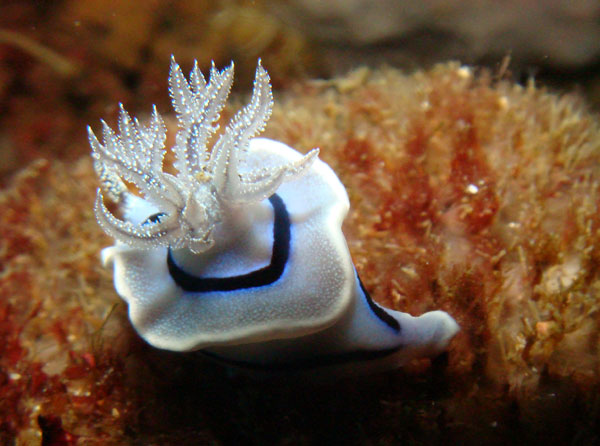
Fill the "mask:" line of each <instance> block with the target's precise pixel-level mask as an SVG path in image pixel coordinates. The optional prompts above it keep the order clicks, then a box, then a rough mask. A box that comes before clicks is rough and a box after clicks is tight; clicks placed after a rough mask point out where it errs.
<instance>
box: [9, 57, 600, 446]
mask: <svg viewBox="0 0 600 446" xmlns="http://www.w3.org/2000/svg"><path fill="white" fill-rule="evenodd" d="M276 103H277V104H278V105H276V106H275V109H274V113H273V117H272V118H271V121H270V122H269V125H268V126H267V129H266V131H265V134H264V136H266V137H271V138H274V139H277V140H280V141H282V142H285V143H286V144H289V145H290V146H292V147H296V148H298V149H300V150H302V151H306V150H308V149H310V148H312V147H320V149H321V155H320V156H321V157H322V158H323V160H324V161H326V162H327V163H329V164H330V165H331V166H332V168H333V169H334V170H335V171H336V173H337V174H338V175H339V177H340V179H341V180H342V182H343V183H344V184H345V186H346V187H347V189H348V193H349V195H350V202H351V211H350V214H349V216H348V218H347V220H346V222H345V225H344V231H345V234H346V236H347V239H348V243H349V245H350V250H351V252H352V255H353V258H354V261H355V263H356V265H357V269H358V271H359V273H360V274H361V277H362V278H363V281H364V282H365V285H366V287H367V288H368V289H370V290H371V291H372V293H371V294H372V296H373V298H374V299H376V300H378V301H380V302H382V303H385V304H386V305H388V306H390V307H392V308H395V309H398V310H402V311H407V312H410V313H413V314H420V313H422V312H424V311H427V310H431V309H436V308H441V309H443V310H445V311H447V312H449V313H450V314H451V315H453V317H455V318H456V320H457V321H458V322H459V324H460V325H461V327H462V331H461V332H460V333H459V335H458V336H457V337H456V339H455V340H454V341H453V342H452V344H451V346H450V350H449V353H448V355H447V356H446V357H444V358H441V360H438V361H434V362H433V363H429V362H428V361H421V362H418V363H414V364H411V365H410V366H409V367H407V368H406V369H405V370H403V371H400V372H394V373H389V374H386V375H384V376H383V377H381V376H380V377H374V378H370V377H366V378H363V379H362V381H361V382H342V383H338V384H336V385H333V386H332V385H331V384H329V385H328V386H327V387H325V388H323V389H319V391H318V392H317V393H318V395H314V393H311V392H304V391H302V389H304V386H305V384H303V383H301V382H298V380H294V383H286V382H285V381H284V382H283V383H282V382H278V383H264V382H258V383H257V382H254V381H252V380H247V379H245V378H233V379H228V378H227V377H226V373H225V371H224V370H222V369H220V368H218V367H214V366H212V365H210V364H206V363H204V362H202V361H197V360H196V359H195V358H190V357H189V356H186V355H174V354H171V353H165V352H160V351H156V350H152V349H151V348H149V347H147V346H146V345H145V344H143V342H142V341H140V340H139V339H138V338H137V337H136V336H135V334H134V333H133V332H132V330H131V328H130V326H129V322H128V321H127V315H126V308H125V306H124V305H123V304H122V303H120V301H119V299H118V297H117V296H116V294H115V292H114V291H113V287H112V283H111V272H110V271H108V270H104V269H103V268H102V267H101V265H100V262H99V258H98V253H99V250H100V249H101V248H102V247H104V246H107V245H108V244H110V240H109V239H108V238H107V237H105V236H104V234H103V233H102V231H101V230H100V228H99V227H98V226H97V224H96V222H95V220H94V218H93V212H92V203H93V197H94V195H95V188H96V180H95V176H94V174H93V169H92V166H91V162H90V161H89V157H88V156H85V157H83V158H82V159H81V160H79V161H76V162H68V163H65V162H58V161H52V160H51V161H38V162H35V163H34V164H32V165H30V166H29V167H27V168H26V169H24V170H23V171H21V173H20V174H19V175H17V176H16V177H15V179H14V181H13V182H12V184H11V185H10V186H9V187H8V188H6V189H5V190H3V191H2V192H1V194H0V230H1V231H2V234H3V236H2V240H1V241H0V248H1V249H0V265H1V268H2V272H1V275H0V339H2V342H1V343H0V371H1V372H0V432H1V433H0V440H1V441H0V442H8V443H10V442H11V441H12V440H13V439H15V438H16V439H17V440H18V442H19V444H40V443H41V441H42V437H43V438H44V441H45V442H46V443H45V444H77V442H79V443H82V444H140V442H141V444H148V443H156V444H176V443H179V444H191V443H192V442H197V441H202V442H205V443H215V444H228V443H232V442H246V443H247V442H248V441H254V442H257V443H261V442H262V443H263V444H266V443H269V444H281V443H287V444H290V443H292V444H310V443H314V442H316V441H317V440H319V439H321V440H324V441H326V442H329V443H334V442H335V441H338V440H344V439H349V441H350V443H351V444H352V443H360V442H362V443H365V442H367V443H368V442H371V443H377V444H394V443H397V442H398V441H408V442H410V441H413V442H421V441H424V440H425V439H433V440H434V442H435V441H437V442H441V441H446V442H461V441H462V442H466V443H473V444H475V443H477V441H478V440H481V439H482V438H485V439H487V440H489V443H515V442H519V441H521V442H522V441H528V440H533V439H536V440H540V439H542V440H543V439H548V441H551V442H553V443H555V442H560V441H561V440H565V441H566V440H569V441H571V440H572V439H573V438H575V440H576V439H577V438H581V439H582V441H591V440H593V439H594V435H596V434H595V433H594V432H595V431H596V429H595V428H596V427H597V423H598V421H599V420H598V415H597V407H598V404H599V401H598V397H597V396H596V395H597V389H598V384H599V382H600V367H599V360H600V351H599V347H600V343H599V342H598V339H599V334H600V325H599V324H600V312H599V311H598V307H599V302H600V301H599V297H600V271H599V270H598V265H599V264H600V240H599V238H600V221H599V220H600V217H599V216H598V206H599V205H600V194H599V191H598V188H599V184H600V183H599V182H600V131H599V127H598V120H597V117H596V116H593V115H591V114H590V113H589V112H588V111H587V110H586V108H585V106H584V105H583V104H581V103H580V100H578V99H577V98H576V97H571V96H564V97H559V96H557V95H554V94H550V93H548V92H545V91H543V90H540V89H538V88H536V87H535V85H534V84H533V82H531V83H529V84H528V85H527V86H518V85H514V84H512V83H511V82H509V81H505V80H502V79H499V78H496V77H494V76H492V75H490V74H488V73H486V72H481V73H473V71H472V70H471V69H468V68H466V67H461V66H459V65H457V64H444V65H439V66H437V67H435V68H433V69H432V70H430V71H426V72H417V73H415V74H413V75H410V76H407V75H404V74H402V73H400V72H399V71H396V70H392V69H382V70H368V69H361V70H358V71H355V72H353V73H350V74H349V75H347V76H346V77H343V78H338V79H334V80H331V81H312V82H304V83H300V84H296V85H295V86H293V87H292V88H291V89H290V90H288V91H287V92H285V93H281V94H279V97H278V98H277V101H276ZM230 112H231V111H230ZM300 381H301V380H300ZM309 386H310V385H309ZM365 387H366V390H365ZM298 394H300V395H301V396H298ZM310 395H313V396H310ZM349 420H358V421H352V422H350V421H349ZM333 432H335V435H334V433H333ZM577 432H581V433H580V434H577V435H580V436H581V437H575V436H576V433H577ZM53 438H56V439H58V440H55V441H57V443H51V442H50V440H51V439H53ZM58 441H62V442H63V443H58ZM195 444H196V443H195Z"/></svg>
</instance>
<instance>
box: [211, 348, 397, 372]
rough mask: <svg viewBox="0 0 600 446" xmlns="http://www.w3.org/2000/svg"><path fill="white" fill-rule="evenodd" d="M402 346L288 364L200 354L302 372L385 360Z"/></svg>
mask: <svg viewBox="0 0 600 446" xmlns="http://www.w3.org/2000/svg"><path fill="white" fill-rule="evenodd" d="M401 349H402V346H399V347H395V348H388V349H384V350H355V351H351V352H344V353H337V354H330V355H320V356H315V357H312V358H302V359H297V360H292V361H288V362H278V363H267V364H261V363H258V362H251V361H243V360H237V359H229V358H225V357H223V356H221V355H218V354H216V353H212V352H209V351H206V350H200V351H199V353H201V354H203V355H204V356H207V357H209V358H211V359H213V360H215V361H219V362H221V363H223V364H225V365H228V366H232V367H239V368H243V369H248V370H262V371H267V372H268V371H272V372H293V371H300V370H310V369H316V368H319V367H328V366H341V365H344V364H348V363H352V362H359V361H374V360H376V359H381V358H385V357H387V356H389V355H392V354H394V353H396V352H397V351H399V350H401Z"/></svg>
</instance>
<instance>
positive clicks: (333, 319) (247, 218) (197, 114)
mask: <svg viewBox="0 0 600 446" xmlns="http://www.w3.org/2000/svg"><path fill="white" fill-rule="evenodd" d="M232 81H233V64H231V65H230V66H229V67H227V68H225V69H223V70H222V71H219V70H217V69H216V68H215V66H214V63H213V66H212V68H211V70H210V77H209V79H208V80H206V79H205V78H204V76H203V75H202V73H201V71H200V70H199V68H198V65H197V63H195V64H194V67H193V69H192V71H191V74H190V76H189V79H188V78H186V77H185V76H184V74H183V73H182V70H181V69H180V67H179V65H177V63H176V62H175V60H174V59H172V62H171V70H170V76H169V87H170V93H171V98H172V102H173V107H174V109H175V113H176V117H177V121H178V125H179V129H178V132H177V134H176V139H175V144H174V146H173V149H172V150H173V152H174V155H175V161H174V163H173V164H174V165H173V167H174V170H173V171H175V170H176V171H177V173H176V174H175V173H168V172H167V171H165V169H164V168H163V158H164V155H165V139H166V127H165V124H164V122H163V120H162V118H161V116H160V114H159V113H158V112H157V111H156V107H155V108H154V111H153V112H152V115H151V117H150V120H149V123H148V124H147V125H143V124H142V123H140V122H139V121H138V120H137V119H132V118H131V117H130V115H129V114H128V113H127V112H126V111H125V109H124V108H123V106H121V107H120V114H119V118H118V133H117V132H115V131H113V130H112V129H111V128H110V127H109V126H108V125H107V124H106V123H105V122H102V139H103V143H100V142H99V140H98V139H97V138H96V136H95V135H94V133H93V131H92V130H91V129H88V130H89V141H90V145H91V148H92V157H93V160H94V167H95V170H96V172H97V173H98V176H99V178H100V182H101V186H102V187H101V188H100V189H99V190H98V195H97V199H96V203H95V214H96V217H97V220H98V223H99V224H100V226H101V227H102V229H103V230H104V231H105V232H106V233H107V234H108V235H110V236H111V237H113V238H114V239H115V240H116V243H115V245H114V246H112V247H108V248H105V249H104V250H103V251H102V258H103V261H104V263H105V264H112V265H113V268H114V284H115V288H116V290H117V293H118V294H119V295H120V296H121V297H122V298H123V299H124V300H125V301H126V302H127V304H128V310H129V317H130V320H131V323H132V324H133V326H134V327H135V329H136V331H137V332H138V333H139V335H140V336H141V337H142V338H143V339H145V340H146V341H147V342H148V343H149V344H151V345H152V346H154V347H157V348H160V349H166V350H172V351H196V350H198V351H201V352H203V353H204V354H206V355H208V356H210V357H213V358H216V359H219V360H221V361H224V362H225V363H227V364H230V365H233V366H239V367H245V368H250V369H264V370H302V369H312V368H315V367H320V366H322V367H335V366H342V365H346V364H352V367H357V368H366V369H373V368H375V369H377V368H382V367H397V366H400V365H402V364H404V363H405V362H406V361H408V360H410V359H412V358H415V357H421V356H433V355H436V354H439V353H441V352H442V351H443V350H444V349H445V348H446V346H447V344H448V342H449V341H450V339H451V338H452V337H453V336H454V335H455V334H456V332H457V331H458V325H457V323H456V322H455V321H454V319H452V317H450V316H449V315H448V314H447V313H445V312H443V311H432V312H429V313H426V314H423V315H421V316H419V317H413V316H411V315H409V314H406V313H401V312H398V311H393V310H391V309H388V308H385V307H383V306H380V305H378V304H377V303H375V302H373V300H372V299H371V298H370V296H369V294H368V292H367V291H366V290H365V288H364V286H363V284H362V283H361V281H360V279H359V277H358V275H357V272H356V270H355V268H354V265H353V263H352V259H351V257H350V253H349V250H348V246H347V245H346V241H345V238H344V235H343V233H342V229H341V226H342V222H343V220H344V218H345V216H346V214H347V212H348V209H349V200H348V195H347V194H346V190H345V189H344V187H343V185H342V183H341V182H340V180H339V179H338V177H337V176H336V174H335V173H334V172H333V170H332V169H331V168H330V167H329V166H328V165H327V164H325V163H324V162H322V161H321V160H319V159H318V153H319V150H318V149H313V150H311V151H309V152H308V153H307V154H306V155H301V154H300V153H299V152H297V151H296V150H294V149H292V148H290V147H288V146H287V145H285V144H283V143H281V142H277V141H273V140H269V139H265V138H256V137H255V136H256V135H257V134H258V133H259V132H261V131H262V130H263V128H264V127H265V124H266V122H267V120H268V119H269V117H270V115H271V109H272V105H273V98H272V92H271V85H270V79H269V76H268V74H267V72H266V71H265V70H264V68H263V67H262V66H261V64H260V61H259V63H258V67H257V70H256V77H255V80H254V89H253V93H252V97H251V99H250V102H249V104H248V105H246V106H245V107H244V108H243V109H241V110H240V111H239V112H238V113H237V114H236V115H235V116H234V118H233V119H232V120H231V122H230V123H229V125H228V126H227V128H226V129H225V130H224V131H223V132H222V133H221V134H220V135H219V136H218V138H217V136H216V132H217V129H218V123H217V122H218V120H219V115H220V112H221V110H222V109H223V107H224V105H225V101H226V100H227V97H228V95H229V91H230V87H231V84H232ZM213 138H214V139H216V142H214V144H213V145H212V149H209V148H208V145H209V143H210V142H211V141H212V139H213ZM130 185H132V186H134V187H135V188H136V189H137V191H138V192H139V194H141V197H140V196H139V195H138V194H136V193H133V192H130V191H129V186H130ZM105 196H106V197H107V198H109V199H111V200H112V201H114V202H116V203H117V204H118V205H119V208H120V215H119V214H117V215H115V213H113V212H111V211H110V210H109V209H108V207H107V206H106V204H105ZM142 197H143V198H142Z"/></svg>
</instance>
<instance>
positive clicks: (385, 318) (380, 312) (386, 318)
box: [356, 273, 400, 333]
mask: <svg viewBox="0 0 600 446" xmlns="http://www.w3.org/2000/svg"><path fill="white" fill-rule="evenodd" d="M356 277H358V284H359V285H360V289H361V290H362V292H363V293H364V295H365V299H367V304H368V305H369V308H370V309H371V311H372V312H373V313H374V314H375V316H377V317H378V318H379V319H380V320H381V321H382V322H383V323H384V324H386V325H387V326H388V327H390V328H391V329H392V330H394V331H395V332H397V333H400V322H398V321H397V320H396V319H395V318H394V316H392V315H391V314H389V313H388V312H387V311H385V310H384V309H383V308H381V307H380V306H379V305H377V304H376V303H375V302H374V301H373V298H372V297H371V295H370V294H369V292H368V291H367V290H366V288H365V286H364V285H363V283H362V280H360V276H359V275H358V273H356Z"/></svg>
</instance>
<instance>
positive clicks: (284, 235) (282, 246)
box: [150, 194, 291, 293]
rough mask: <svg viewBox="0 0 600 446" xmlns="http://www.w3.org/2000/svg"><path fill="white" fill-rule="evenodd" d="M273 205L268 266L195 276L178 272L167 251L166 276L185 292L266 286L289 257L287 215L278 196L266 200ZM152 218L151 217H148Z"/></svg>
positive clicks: (178, 269) (271, 281) (179, 270)
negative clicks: (226, 274)
mask: <svg viewBox="0 0 600 446" xmlns="http://www.w3.org/2000/svg"><path fill="white" fill-rule="evenodd" d="M269 201H270V202H271V206H273V213H274V215H275V217H274V219H273V251H272V253H271V263H270V264H269V265H267V266H265V267H263V268H260V269H257V270H256V271H252V272H250V273H247V274H242V275H240V276H231V277H198V276H194V275H193V274H189V273H187V272H185V271H184V270H182V269H181V268H180V267H179V266H177V264H176V263H175V259H173V254H172V253H171V248H169V253H168V255H167V265H168V267H169V273H170V274H171V277H172V278H173V280H174V281H175V283H176V284H177V285H179V286H180V287H181V288H183V289H184V290H185V291H189V292H194V293H198V292H203V293H206V292H209V291H235V290H241V289H244V288H255V287H260V286H264V285H270V284H272V283H273V282H275V281H277V280H278V279H279V278H280V277H281V275H282V274H283V270H284V269H285V265H286V263H287V261H288V258H289V255H290V240H291V230H290V216H289V214H288V212H287V209H286V207H285V204H284V203H283V200H282V199H281V197H280V196H279V195H277V194H273V195H271V196H270V197H269ZM150 218H152V217H150Z"/></svg>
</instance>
